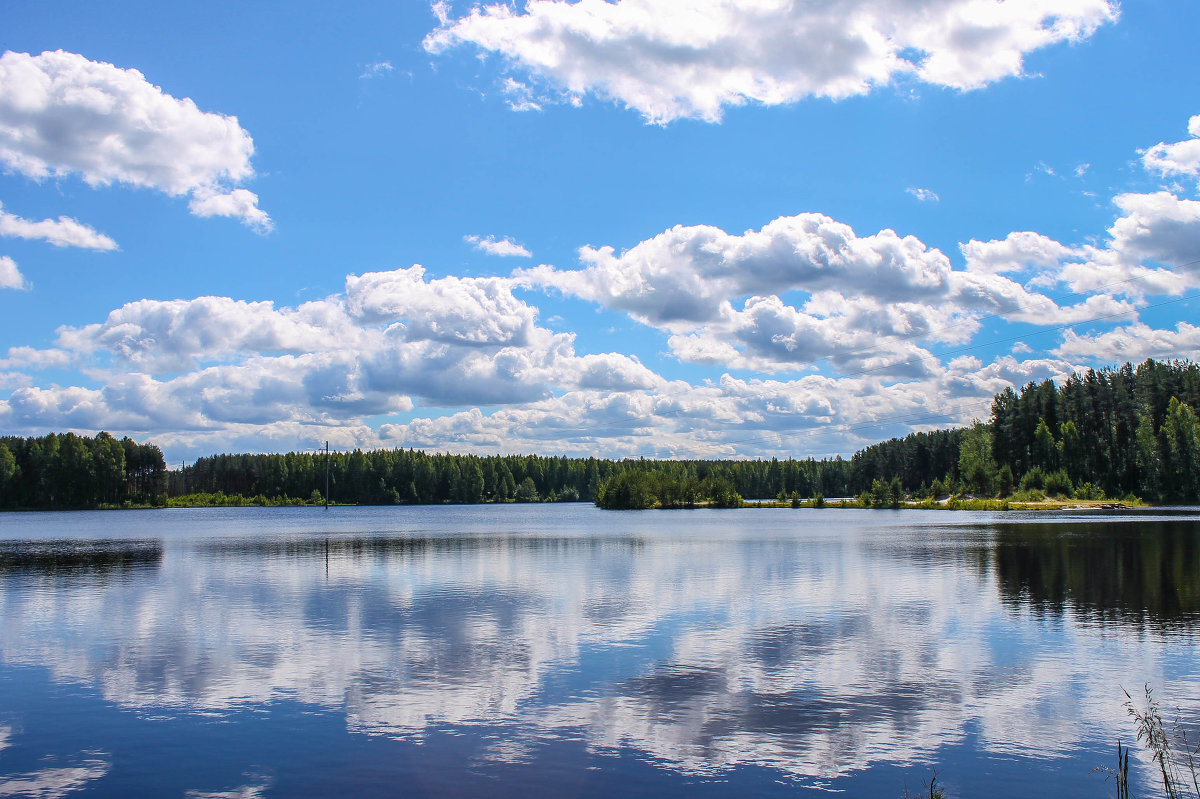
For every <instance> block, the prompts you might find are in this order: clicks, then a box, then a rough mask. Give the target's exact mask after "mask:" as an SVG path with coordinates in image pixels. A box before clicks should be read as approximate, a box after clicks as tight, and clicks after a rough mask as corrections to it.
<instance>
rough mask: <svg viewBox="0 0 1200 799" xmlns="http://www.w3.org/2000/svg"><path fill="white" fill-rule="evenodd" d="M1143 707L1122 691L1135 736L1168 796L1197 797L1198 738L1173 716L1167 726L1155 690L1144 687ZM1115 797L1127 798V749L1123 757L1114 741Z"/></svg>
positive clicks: (1199, 769) (1199, 772)
mask: <svg viewBox="0 0 1200 799" xmlns="http://www.w3.org/2000/svg"><path fill="white" fill-rule="evenodd" d="M1145 690H1146V698H1145V707H1144V708H1139V707H1137V706H1136V705H1134V702H1133V697H1131V696H1130V695H1129V692H1128V691H1126V692H1125V699H1126V701H1125V708H1126V710H1128V711H1129V715H1130V717H1131V718H1133V720H1134V721H1135V722H1136V723H1137V739H1138V741H1140V742H1141V743H1142V744H1143V745H1145V747H1146V748H1147V749H1148V750H1150V755H1151V760H1152V761H1153V762H1154V763H1155V765H1157V766H1158V773H1159V777H1160V778H1161V779H1162V787H1163V791H1164V793H1165V795H1166V797H1167V799H1200V762H1198V761H1200V739H1198V740H1195V741H1193V740H1192V738H1193V736H1191V735H1189V734H1188V729H1187V727H1186V726H1184V724H1183V723H1182V722H1181V721H1180V720H1179V716H1178V715H1176V717H1175V719H1174V720H1173V721H1172V722H1171V723H1170V726H1168V725H1167V723H1166V722H1165V721H1163V717H1162V712H1161V711H1160V709H1159V703H1158V700H1157V699H1155V698H1154V691H1153V689H1152V688H1150V686H1149V685H1147V686H1146V689H1145ZM1115 774H1116V779H1117V799H1129V796H1130V794H1129V750H1128V749H1126V750H1125V752H1124V756H1123V757H1122V751H1121V744H1120V742H1118V743H1117V770H1116V772H1115Z"/></svg>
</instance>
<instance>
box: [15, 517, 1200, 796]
mask: <svg viewBox="0 0 1200 799" xmlns="http://www.w3.org/2000/svg"><path fill="white" fill-rule="evenodd" d="M1198 623H1200V515H1197V514H1194V513H1187V512H1184V513H1174V514H1170V515H1167V514H1156V513H1143V514H1140V515H1136V516H1132V517H1125V516H1122V517H1113V516H1101V515H1094V516H1079V515H1075V516H1070V515H1059V516H1056V517H1039V516H1037V515H1033V514H1029V515H1024V514H1016V513H1008V514H982V513H948V512H936V511H934V512H917V511H903V512H891V511H842V510H825V511H812V510H803V511H794V510H741V511H678V512H643V513H618V512H603V511H598V510H596V509H594V508H591V507H589V506H584V505H567V506H564V505H553V506H503V507H466V508H455V507H437V508H397V509H383V508H362V509H359V508H335V509H332V510H330V511H328V512H326V511H323V510H320V509H306V508H284V509H228V510H196V511H188V510H170V511H136V512H127V513H126V512H106V513H70V514H0V797H7V796H31V797H61V796H113V797H127V796H178V797H184V796H187V797H196V798H198V797H240V798H241V799H253V797H267V796H406V797H421V796H436V797H442V796H513V797H522V798H525V797H531V796H564V797H575V796H580V797H584V796H586V797H600V796H614V795H616V796H644V797H651V796H653V797H658V796H689V797H691V796H700V797H704V796H797V795H808V794H812V795H817V793H818V792H820V793H821V794H824V793H826V792H828V791H830V790H833V791H837V792H841V793H843V794H845V795H847V796H863V797H876V796H879V797H899V796H901V795H902V794H903V793H904V791H905V789H906V788H907V789H908V790H910V791H912V792H913V793H919V792H920V790H921V788H922V784H923V783H924V782H925V781H926V780H928V779H929V777H930V776H931V775H932V774H933V773H935V772H936V773H937V774H938V782H939V784H944V785H946V786H947V787H948V788H949V789H950V791H951V794H952V795H954V796H962V797H1001V796H1004V797H1011V796H1060V797H1076V796H1078V797H1084V796H1087V797H1096V796H1106V795H1112V794H1113V792H1114V791H1113V786H1112V784H1111V783H1106V782H1105V779H1104V776H1103V774H1100V773H1095V772H1093V769H1094V768H1095V767H1097V766H1102V765H1108V764H1111V763H1112V762H1114V761H1115V742H1116V740H1117V739H1118V738H1120V739H1122V740H1124V741H1126V742H1129V741H1130V740H1131V739H1132V737H1133V734H1134V728H1133V726H1132V723H1131V721H1130V719H1129V718H1128V716H1127V713H1126V709H1125V708H1124V707H1123V702H1124V701H1125V695H1124V693H1123V692H1122V689H1128V690H1129V691H1130V693H1132V694H1134V696H1135V697H1136V696H1137V695H1138V694H1139V693H1140V691H1141V690H1142V687H1143V686H1144V685H1145V684H1147V683H1149V684H1151V685H1153V686H1154V687H1155V689H1156V691H1157V693H1158V695H1159V696H1161V697H1162V699H1163V700H1164V704H1166V705H1169V706H1170V707H1171V708H1172V710H1171V711H1170V712H1171V715H1174V713H1175V711H1174V708H1175V706H1178V707H1179V709H1180V712H1181V713H1182V716H1183V717H1184V719H1185V720H1195V719H1196V718H1197V717H1200V657H1198V655H1200V652H1198V636H1197V629H1198V626H1197V625H1198ZM1148 766H1149V762H1148V761H1146V760H1143V761H1142V762H1141V763H1135V764H1134V770H1135V771H1137V772H1138V779H1139V780H1142V781H1143V784H1144V786H1145V787H1149V786H1150V784H1151V783H1150V781H1149V777H1150V776H1152V775H1151V772H1150V771H1149V768H1148ZM1137 787H1138V788H1141V787H1142V786H1137ZM1139 793H1143V792H1141V791H1138V790H1135V795H1136V794H1139Z"/></svg>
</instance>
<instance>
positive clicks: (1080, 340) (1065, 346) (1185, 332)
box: [1054, 322, 1200, 363]
mask: <svg viewBox="0 0 1200 799" xmlns="http://www.w3.org/2000/svg"><path fill="white" fill-rule="evenodd" d="M1054 352H1055V354H1056V355H1059V356H1061V357H1063V358H1078V359H1080V360H1084V361H1088V362H1091V363H1124V362H1125V361H1129V362H1131V363H1138V362H1140V361H1144V360H1146V359H1147V358H1159V359H1171V358H1190V359H1193V360H1196V359H1197V358H1200V328H1198V327H1196V326H1195V325H1191V324H1189V323H1187V322H1180V323H1179V324H1178V325H1176V326H1175V329H1174V330H1162V329H1158V328H1154V327H1151V326H1150V325H1147V324H1145V323H1144V322H1138V323H1136V324H1132V325H1128V326H1126V327H1119V328H1117V329H1115V330H1110V331H1108V332H1106V333H1097V334H1092V335H1079V334H1077V333H1076V332H1075V331H1074V330H1068V331H1066V332H1065V334H1064V335H1063V340H1062V344H1060V345H1059V346H1058V348H1057V349H1056V350H1055V351H1054Z"/></svg>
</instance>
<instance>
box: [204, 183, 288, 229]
mask: <svg viewBox="0 0 1200 799" xmlns="http://www.w3.org/2000/svg"><path fill="white" fill-rule="evenodd" d="M188 209H189V210H191V212H192V213H193V214H195V215H196V216H230V217H233V218H234V219H240V220H241V221H242V223H243V224H245V225H246V226H247V227H250V228H253V229H254V230H256V231H258V232H259V233H270V232H271V230H272V229H273V228H274V227H275V225H274V223H273V222H272V221H271V217H269V216H267V212H266V211H264V210H262V209H261V208H259V207H258V195H257V194H255V193H254V192H252V191H250V190H249V189H234V190H233V191H228V192H224V193H222V192H219V191H216V190H214V189H211V188H207V187H202V188H198V189H196V190H195V191H194V192H193V193H192V199H191V201H190V202H189V203H188Z"/></svg>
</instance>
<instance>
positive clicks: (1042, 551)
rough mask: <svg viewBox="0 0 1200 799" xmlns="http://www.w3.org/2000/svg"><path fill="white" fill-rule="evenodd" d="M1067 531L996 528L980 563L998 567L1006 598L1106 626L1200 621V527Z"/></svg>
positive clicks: (1099, 526)
mask: <svg viewBox="0 0 1200 799" xmlns="http://www.w3.org/2000/svg"><path fill="white" fill-rule="evenodd" d="M1064 533H1065V531H1064V529H1063V526H1062V525H1060V524H1016V525H1001V526H999V527H997V533H996V537H995V541H994V544H993V545H992V547H991V548H990V549H989V550H988V551H987V553H985V554H984V557H982V558H981V562H982V563H983V564H986V565H988V566H991V567H992V568H994V570H995V574H996V579H997V582H998V583H999V587H1000V595H1001V599H1002V600H1003V601H1004V602H1006V603H1010V604H1016V605H1029V606H1032V607H1034V608H1036V609H1039V610H1047V611H1052V612H1056V613H1061V612H1063V611H1064V610H1066V609H1068V608H1069V609H1070V610H1072V611H1073V612H1076V613H1079V614H1082V615H1083V616H1085V617H1090V618H1093V619H1095V620H1097V621H1099V622H1101V623H1106V622H1112V623H1117V624H1128V623H1137V624H1149V625H1151V626H1155V627H1172V626H1176V625H1178V624H1180V623H1183V622H1191V621H1194V620H1196V619H1197V618H1200V524H1197V523H1196V522H1194V521H1154V522H1139V523H1136V524H1129V523H1118V524H1104V523H1080V524H1077V525H1072V526H1071V528H1070V533H1069V534H1064ZM989 561H990V562H989Z"/></svg>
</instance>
